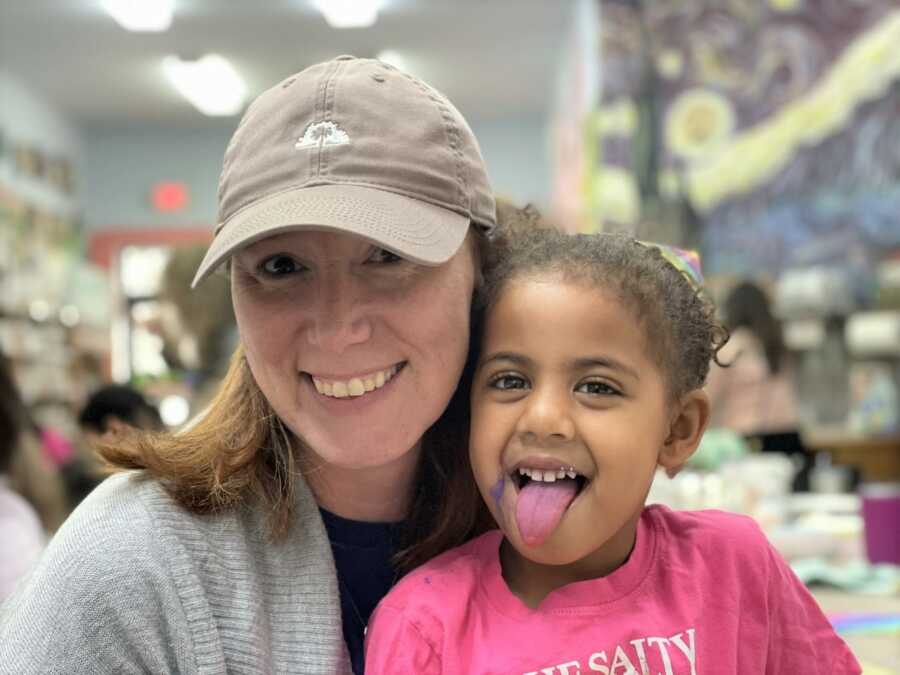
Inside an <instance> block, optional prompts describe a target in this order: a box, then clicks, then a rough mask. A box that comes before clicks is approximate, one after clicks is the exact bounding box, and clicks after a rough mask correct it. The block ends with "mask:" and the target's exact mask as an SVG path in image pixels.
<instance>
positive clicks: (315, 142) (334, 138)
mask: <svg viewBox="0 0 900 675" xmlns="http://www.w3.org/2000/svg"><path fill="white" fill-rule="evenodd" d="M349 143H350V137H349V136H348V135H347V132H346V131H344V130H343V129H341V128H340V127H339V126H338V125H337V124H335V123H334V122H313V123H311V124H310V125H309V126H308V127H306V131H304V132H303V137H302V138H298V139H297V143H296V145H294V147H295V148H297V150H304V149H306V148H321V147H322V146H323V145H348V144H349Z"/></svg>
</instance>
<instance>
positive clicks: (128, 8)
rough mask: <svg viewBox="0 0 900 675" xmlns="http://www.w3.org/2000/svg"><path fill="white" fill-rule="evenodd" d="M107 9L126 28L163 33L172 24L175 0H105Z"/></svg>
mask: <svg viewBox="0 0 900 675" xmlns="http://www.w3.org/2000/svg"><path fill="white" fill-rule="evenodd" d="M102 5H103V9H105V10H106V11H107V12H108V13H109V14H110V16H112V18H113V19H115V20H116V23H118V24H119V25H120V26H122V28H124V29H125V30H130V31H135V32H139V33H161V32H162V31H166V30H168V29H169V26H171V25H172V13H173V12H174V11H175V0H103V2H102Z"/></svg>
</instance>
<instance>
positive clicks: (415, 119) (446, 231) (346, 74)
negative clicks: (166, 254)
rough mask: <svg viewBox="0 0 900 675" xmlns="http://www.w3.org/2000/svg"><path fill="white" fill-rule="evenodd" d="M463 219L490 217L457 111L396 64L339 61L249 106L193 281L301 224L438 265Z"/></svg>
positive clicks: (484, 184)
mask: <svg viewBox="0 0 900 675" xmlns="http://www.w3.org/2000/svg"><path fill="white" fill-rule="evenodd" d="M470 222H471V223H474V224H476V226H480V227H482V228H484V229H486V230H488V231H489V230H491V229H493V228H494V227H495V225H496V216H495V207H494V197H493V193H492V191H491V187H490V184H489V181H488V177H487V171H486V169H485V166H484V160H483V159H482V157H481V151H480V149H479V147H478V142H477V141H476V140H475V135H474V134H473V133H472V130H471V129H470V128H469V125H468V124H466V121H465V120H464V119H463V117H462V115H461V114H460V113H459V111H458V110H457V109H456V108H455V107H454V106H453V104H452V103H450V101H448V100H447V98H446V97H445V96H443V95H442V94H441V93H439V92H438V91H436V90H435V89H433V88H432V87H430V86H429V85H427V84H425V83H424V82H422V81H421V80H419V79H417V78H415V77H413V76H411V75H408V74H406V73H404V72H401V71H399V70H397V69H396V68H394V67H393V66H390V65H388V64H386V63H382V62H380V61H375V60H371V59H357V58H355V57H353V56H339V57H337V58H335V59H333V60H331V61H326V62H324V63H319V64H317V65H314V66H310V67H309V68H307V69H305V70H303V71H301V72H299V73H297V74H296V75H292V76H291V77H289V78H287V79H286V80H284V81H283V82H281V83H280V84H277V85H276V86H274V87H272V88H271V89H269V90H268V91H266V92H264V93H262V94H261V95H260V96H259V97H258V98H257V99H256V100H255V101H253V103H252V104H251V105H250V107H249V108H248V109H247V112H246V113H245V114H244V117H243V119H242V120H241V123H240V125H239V126H238V128H237V130H236V131H235V133H234V136H232V138H231V142H230V143H229V144H228V148H227V150H226V151H225V160H224V163H223V167H222V175H221V178H220V179H219V218H218V223H219V224H218V225H217V226H216V229H215V238H214V239H213V242H212V244H210V247H209V250H208V251H207V252H206V256H205V257H204V258H203V262H202V263H200V267H199V268H198V270H197V274H196V276H195V277H194V281H193V283H192V284H191V286H192V287H195V286H196V285H197V284H199V283H200V282H201V281H202V280H203V279H204V278H206V277H207V276H208V275H209V274H210V273H211V272H212V271H213V270H214V269H215V268H216V267H217V266H218V265H219V264H220V263H222V262H223V261H224V260H225V259H226V258H228V256H230V255H231V254H232V253H234V252H235V251H236V250H238V249H239V248H241V247H243V246H247V245H248V244H251V243H253V242H254V241H257V240H259V239H263V238H265V237H268V236H271V235H274V234H278V233H281V232H287V231H291V230H298V229H310V230H325V231H338V232H347V233H350V234H354V235H358V236H360V237H363V238H365V239H367V240H370V241H372V242H373V243H375V244H377V245H378V246H381V247H384V248H385V249H388V250H390V251H393V252H394V253H396V254H397V255H400V256H402V257H404V258H408V259H410V260H412V261H415V262H418V263H422V264H425V265H439V264H441V263H443V262H446V261H447V260H448V259H449V258H450V257H452V256H453V254H454V253H456V251H457V250H458V249H459V247H460V245H461V244H462V242H463V240H464V239H465V236H466V232H467V231H468V228H469V223H470Z"/></svg>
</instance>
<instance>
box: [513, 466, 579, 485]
mask: <svg viewBox="0 0 900 675" xmlns="http://www.w3.org/2000/svg"><path fill="white" fill-rule="evenodd" d="M519 475H520V476H528V477H529V478H530V479H531V480H535V481H541V482H544V483H552V482H554V481H556V480H562V479H563V478H575V477H576V476H578V472H576V471H575V467H573V466H568V467H567V466H561V467H559V468H558V469H556V470H552V469H551V470H550V471H547V470H545V469H526V468H525V467H521V468H520V469H519Z"/></svg>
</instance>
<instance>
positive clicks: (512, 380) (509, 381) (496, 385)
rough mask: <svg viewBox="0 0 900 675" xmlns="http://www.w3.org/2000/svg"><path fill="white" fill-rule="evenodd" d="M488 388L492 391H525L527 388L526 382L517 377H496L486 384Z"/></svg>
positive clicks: (522, 378)
mask: <svg viewBox="0 0 900 675" xmlns="http://www.w3.org/2000/svg"><path fill="white" fill-rule="evenodd" d="M488 386H489V387H491V388H492V389H500V390H501V391H506V390H508V389H526V388H527V387H528V382H527V381H526V380H525V378H524V377H520V376H518V375H498V376H497V377H493V378H491V380H490V381H489V382H488Z"/></svg>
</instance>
